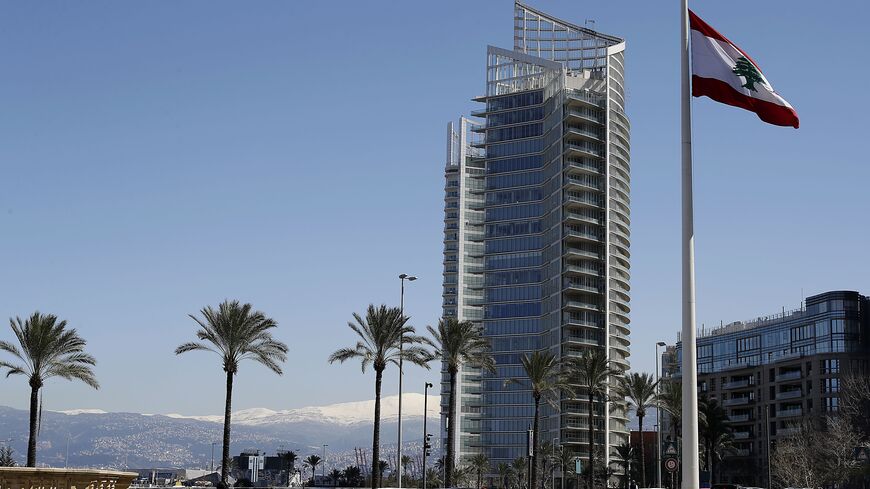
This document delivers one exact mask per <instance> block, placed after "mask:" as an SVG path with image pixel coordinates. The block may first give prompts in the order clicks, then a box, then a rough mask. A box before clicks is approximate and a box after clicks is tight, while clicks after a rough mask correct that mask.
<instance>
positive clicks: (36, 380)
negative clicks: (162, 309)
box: [0, 311, 100, 467]
mask: <svg viewBox="0 0 870 489" xmlns="http://www.w3.org/2000/svg"><path fill="white" fill-rule="evenodd" d="M9 325H10V326H11V327H12V332H13V333H15V337H16V338H17V339H18V344H19V345H20V346H21V350H19V349H18V347H16V346H15V345H13V344H12V343H8V342H6V341H0V351H5V352H6V353H9V354H10V355H12V356H13V357H15V358H16V360H17V361H20V362H21V363H19V364H17V365H16V364H13V363H8V362H5V361H0V368H6V369H8V371H7V372H6V376H7V377H9V376H10V375H24V376H25V377H27V379H28V383H29V384H30V438H29V440H28V442H27V466H28V467H36V437H37V436H38V431H39V429H38V419H39V417H40V416H39V414H40V413H41V412H42V409H41V406H40V405H39V389H41V388H42V386H43V385H44V384H45V381H46V380H48V379H50V378H52V377H60V378H62V379H66V380H80V381H82V382H84V383H85V384H87V385H89V386H91V387H93V388H94V389H99V388H100V384H99V383H98V382H97V378H96V377H95V376H94V371H93V370H91V367H93V366H94V365H96V364H97V361H96V360H95V359H94V357H92V356H91V355H89V354H87V353H85V345H86V343H87V342H86V341H85V340H84V339H82V338H81V337H80V336H79V335H78V332H77V331H76V330H75V329H66V321H58V320H57V316H54V315H52V314H40V313H39V311H37V312H34V313H33V314H32V315H31V316H30V317H29V318H27V319H26V320H24V321H22V320H21V318H19V317H16V318H15V319H10V320H9Z"/></svg>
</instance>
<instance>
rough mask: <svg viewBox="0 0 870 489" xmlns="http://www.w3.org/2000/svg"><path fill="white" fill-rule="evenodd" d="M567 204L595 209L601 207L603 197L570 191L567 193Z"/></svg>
mask: <svg viewBox="0 0 870 489" xmlns="http://www.w3.org/2000/svg"><path fill="white" fill-rule="evenodd" d="M565 204H566V205H569V206H572V205H574V206H579V207H591V208H594V209H600V208H601V207H602V205H601V199H599V198H597V197H595V196H592V195H585V194H577V193H576V192H569V193H568V194H567V195H565Z"/></svg>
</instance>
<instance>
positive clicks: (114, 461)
mask: <svg viewBox="0 0 870 489" xmlns="http://www.w3.org/2000/svg"><path fill="white" fill-rule="evenodd" d="M397 407H398V396H392V397H386V398H384V399H383V400H382V412H383V416H382V421H381V425H382V426H381V429H382V431H381V439H382V441H383V442H384V445H388V444H389V443H390V442H391V441H393V440H395V438H396V417H397V411H398V409H397ZM428 407H429V429H430V430H434V431H436V432H437V430H438V410H439V406H438V397H437V396H430V398H429V406H428ZM402 410H403V412H404V416H403V424H402V431H403V433H404V439H405V440H407V441H408V442H410V443H411V444H413V443H414V442H419V440H420V439H421V438H422V436H423V395H422V394H413V393H412V394H406V395H405V396H403V407H402ZM373 413H374V401H373V400H370V401H359V402H348V403H341V404H333V405H329V406H313V407H307V408H300V409H289V410H284V411H273V410H269V409H246V410H242V411H239V412H237V413H234V415H233V442H232V446H231V453H233V454H237V453H239V452H240V451H241V450H244V449H249V448H254V449H260V450H264V451H266V452H267V453H274V452H275V451H276V450H278V449H279V448H286V449H292V450H297V451H299V452H301V453H302V454H308V453H319V450H320V449H321V446H322V445H323V444H328V445H329V450H330V452H332V453H333V456H334V457H335V458H336V463H339V460H338V459H339V458H347V457H348V455H347V453H350V454H351V455H350V457H351V458H352V454H353V449H354V447H367V448H369V449H370V448H371V435H372V433H371V431H372V425H371V423H372V416H373ZM222 423H223V417H222V416H215V415H206V416H182V415H179V414H170V415H149V414H138V413H106V412H104V411H101V410H96V409H78V410H71V411H65V412H52V411H45V412H44V413H43V419H42V428H41V433H40V437H39V461H40V463H45V464H48V465H52V466H63V465H64V458H65V454H66V449H67V440H69V459H70V460H69V465H70V466H84V467H125V466H126V467H131V468H132V467H186V468H194V467H207V466H208V464H209V463H210V462H211V444H212V442H219V441H220V440H221V436H222ZM27 424H28V413H27V411H23V410H17V409H12V408H8V407H0V433H2V435H0V438H3V439H8V438H11V439H12V440H13V441H12V442H11V445H12V448H13V449H14V450H15V452H16V455H17V456H19V457H21V458H22V460H23V456H24V453H25V452H26V448H27ZM403 445H404V443H403ZM219 451H220V448H219V447H218V448H217V449H216V457H218V456H219V453H217V452H219Z"/></svg>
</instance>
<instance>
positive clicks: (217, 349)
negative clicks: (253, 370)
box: [175, 300, 287, 489]
mask: <svg viewBox="0 0 870 489" xmlns="http://www.w3.org/2000/svg"><path fill="white" fill-rule="evenodd" d="M200 314H202V319H200V318H198V317H196V316H194V315H193V314H191V315H190V318H191V319H193V320H194V321H196V324H198V325H199V329H198V330H197V331H196V337H197V338H199V340H200V341H202V342H203V343H197V342H189V343H184V344H183V345H181V346H179V347H178V348H176V349H175V354H176V355H181V354H182V353H186V352H189V351H196V350H203V351H210V352H212V353H216V354H218V355H219V356H220V357H221V362H222V363H223V368H224V372H225V373H226V374H227V393H226V404H225V406H224V439H223V452H222V454H221V481H220V483H219V484H218V486H219V488H218V489H225V488H226V487H227V486H228V485H227V476H228V475H229V467H230V419H231V416H232V405H233V377H234V376H235V375H236V373H237V372H238V371H239V363H240V362H241V361H242V360H253V361H255V362H257V363H260V364H262V365H265V366H266V368H268V369H269V370H271V371H273V372H275V373H276V374H278V375H281V374H282V371H281V366H280V365H279V364H280V363H282V362H284V361H285V360H287V345H285V344H284V343H281V342H280V341H277V340H276V339H274V338H273V337H272V334H271V333H270V332H269V330H270V329H272V328H275V327H277V326H278V323H277V322H275V320H274V319H272V318H268V317H266V315H265V314H263V313H262V312H260V311H256V310H253V307H252V306H251V305H250V304H244V305H242V304H240V303H239V301H229V300H226V301H224V302H222V303H221V304H220V305H219V306H218V308H217V310H215V309H213V308H212V307H211V306H206V307H204V308H203V309H202V310H201V311H200Z"/></svg>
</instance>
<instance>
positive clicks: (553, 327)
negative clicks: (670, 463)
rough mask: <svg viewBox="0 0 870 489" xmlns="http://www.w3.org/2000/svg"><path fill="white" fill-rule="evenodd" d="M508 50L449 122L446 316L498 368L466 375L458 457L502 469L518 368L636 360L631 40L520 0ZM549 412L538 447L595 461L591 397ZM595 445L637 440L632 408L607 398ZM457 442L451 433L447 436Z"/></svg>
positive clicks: (514, 419)
mask: <svg viewBox="0 0 870 489" xmlns="http://www.w3.org/2000/svg"><path fill="white" fill-rule="evenodd" d="M514 11H515V15H514V48H513V50H508V49H502V48H497V47H493V46H489V47H488V48H487V66H486V92H485V94H484V95H481V96H479V97H475V98H474V99H473V100H474V101H476V102H479V103H481V104H483V105H482V107H481V108H480V109H478V110H475V111H472V112H471V114H470V117H462V118H460V119H459V121H458V123H450V125H449V126H448V138H447V165H446V169H445V179H446V182H445V199H444V203H445V204H444V213H445V214H444V290H443V298H444V302H443V308H444V310H443V313H444V316H445V317H456V318H458V319H460V320H469V321H473V322H475V323H476V324H478V325H480V327H481V328H482V329H483V331H484V332H485V334H486V336H487V337H488V338H489V340H490V342H491V345H492V349H493V353H494V356H495V359H496V363H497V373H496V374H495V375H490V374H486V375H481V372H479V371H475V370H474V369H470V368H466V369H465V370H464V371H462V372H460V392H459V395H457V396H455V398H454V399H450V398H449V395H448V394H449V384H448V382H447V376H446V374H444V377H443V381H442V406H441V407H442V413H443V414H442V435H445V433H446V432H445V429H446V423H447V420H446V413H447V407H448V404H447V403H449V402H455V403H457V410H456V411H457V413H458V419H457V420H455V422H457V423H459V436H458V437H457V440H455V443H456V448H457V453H459V454H460V457H467V456H469V455H472V454H475V453H484V454H486V455H487V456H488V457H489V459H490V461H491V463H492V466H496V465H497V464H498V463H501V462H509V461H511V460H513V459H515V458H516V457H519V456H523V455H525V453H526V443H527V436H528V435H527V429H528V428H529V427H530V426H531V424H532V416H533V409H534V408H533V401H532V397H531V393H530V392H529V390H528V389H527V387H526V386H523V385H517V384H506V383H505V380H507V379H510V378H522V377H523V376H524V373H523V369H522V366H521V364H520V359H521V357H522V355H523V354H526V353H529V352H532V351H535V350H547V351H551V352H553V353H555V354H556V355H557V356H558V357H560V358H564V357H569V356H577V355H581V354H582V353H583V352H584V351H585V350H587V349H590V348H600V349H604V350H605V351H606V352H607V354H608V357H609V359H610V360H611V362H613V366H614V367H616V368H620V369H628V356H629V343H630V341H629V332H630V329H629V322H630V320H629V311H630V308H629V298H630V293H629V291H630V286H629V278H630V275H629V266H630V253H629V243H630V234H629V226H630V219H629V208H630V205H629V202H630V201H629V189H630V166H629V121H628V118H627V116H626V114H625V78H624V73H625V70H624V56H625V54H624V51H625V42H624V41H623V40H622V39H620V38H617V37H613V36H609V35H606V34H601V33H599V32H595V31H594V30H591V29H588V28H585V27H580V26H577V25H574V24H571V23H568V22H565V21H562V20H559V19H556V18H554V17H551V16H549V15H547V14H544V13H542V12H539V11H537V10H535V9H533V8H531V7H528V6H525V5H523V4H520V3H516V4H515V7H514ZM557 404H558V408H556V407H551V406H543V407H542V417H541V425H540V426H541V433H540V437H539V439H540V441H541V443H545V442H551V443H553V444H554V445H556V446H559V445H563V446H564V447H565V448H566V449H568V450H571V451H573V452H576V453H577V454H578V455H579V456H581V457H582V456H585V454H586V452H587V449H588V443H589V441H590V440H589V439H588V433H587V428H588V425H587V413H588V409H589V406H588V404H587V402H586V401H585V400H583V399H569V398H563V399H560V400H558V402H557ZM595 409H596V411H597V412H596V417H595V428H596V440H594V441H595V445H596V447H597V448H600V449H602V451H603V453H604V454H607V455H609V454H610V453H611V447H613V446H615V445H618V444H620V443H622V442H624V441H627V439H628V431H627V417H626V415H625V413H622V412H619V411H614V410H612V409H608V408H606V407H602V406H601V405H598V404H596V407H595ZM443 439H444V440H445V442H446V435H445V436H443Z"/></svg>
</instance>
